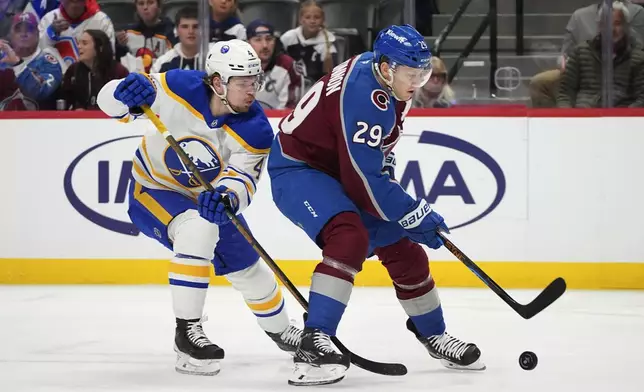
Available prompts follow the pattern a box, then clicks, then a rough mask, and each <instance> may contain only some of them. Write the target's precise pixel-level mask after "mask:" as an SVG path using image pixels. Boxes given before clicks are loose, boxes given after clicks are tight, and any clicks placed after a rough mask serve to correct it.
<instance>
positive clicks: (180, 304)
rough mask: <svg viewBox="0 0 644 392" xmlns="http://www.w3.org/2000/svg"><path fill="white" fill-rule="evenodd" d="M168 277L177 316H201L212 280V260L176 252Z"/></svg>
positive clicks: (183, 317)
mask: <svg viewBox="0 0 644 392" xmlns="http://www.w3.org/2000/svg"><path fill="white" fill-rule="evenodd" d="M168 278H169V281H170V288H171V291H172V306H173V308H174V315H175V317H177V318H180V319H184V320H192V319H199V318H201V316H202V314H203V308H204V304H205V302H206V293H207V291H208V283H209V282H210V261H209V260H205V259H202V258H198V257H193V256H188V255H183V254H176V255H175V256H174V258H172V260H171V261H170V268H169V271H168Z"/></svg>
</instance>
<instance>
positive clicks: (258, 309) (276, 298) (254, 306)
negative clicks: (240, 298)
mask: <svg viewBox="0 0 644 392" xmlns="http://www.w3.org/2000/svg"><path fill="white" fill-rule="evenodd" d="M275 288H276V290H274V291H273V292H272V293H271V294H270V295H269V296H268V297H267V298H265V299H261V300H258V301H253V300H246V304H247V305H248V307H249V308H250V309H251V310H252V311H253V313H255V314H257V315H260V314H265V313H267V312H269V313H270V312H271V311H273V310H275V308H277V307H280V306H281V305H282V304H283V303H284V298H283V297H282V291H281V290H279V288H277V286H276V287H275Z"/></svg>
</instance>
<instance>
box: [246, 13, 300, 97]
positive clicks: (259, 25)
mask: <svg viewBox="0 0 644 392" xmlns="http://www.w3.org/2000/svg"><path fill="white" fill-rule="evenodd" d="M246 35H247V36H248V42H249V43H250V45H251V46H252V47H253V49H255V52H257V55H258V56H259V59H260V60H261V61H262V69H263V70H264V76H265V82H264V86H263V87H262V89H261V90H260V91H259V92H258V93H257V96H256V99H257V101H258V102H259V103H260V104H261V105H262V106H263V107H264V108H266V109H284V108H293V107H295V104H296V103H297V101H298V99H299V98H300V96H301V89H302V75H301V74H300V73H299V72H298V71H297V69H296V67H295V60H293V58H291V57H290V56H289V55H287V54H285V53H284V52H283V49H282V47H281V45H280V44H279V42H278V40H277V38H276V37H275V29H274V27H273V25H271V24H270V23H268V22H266V21H263V20H259V19H258V20H254V21H252V22H250V23H249V24H248V26H246Z"/></svg>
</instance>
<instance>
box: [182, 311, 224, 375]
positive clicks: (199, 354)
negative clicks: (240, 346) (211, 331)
mask: <svg viewBox="0 0 644 392" xmlns="http://www.w3.org/2000/svg"><path fill="white" fill-rule="evenodd" d="M202 321H205V319H201V320H199V319H195V320H182V319H177V328H176V332H175V337H174V351H175V352H176V353H177V362H176V364H175V369H176V370H177V372H179V373H183V374H193V375H200V376H214V375H216V374H217V373H219V370H220V367H219V361H220V360H222V359H223V358H224V350H223V349H222V348H220V347H219V346H217V345H216V344H214V343H213V342H211V341H210V340H209V339H208V337H207V336H206V334H205V333H204V331H203V327H202V325H201V323H202Z"/></svg>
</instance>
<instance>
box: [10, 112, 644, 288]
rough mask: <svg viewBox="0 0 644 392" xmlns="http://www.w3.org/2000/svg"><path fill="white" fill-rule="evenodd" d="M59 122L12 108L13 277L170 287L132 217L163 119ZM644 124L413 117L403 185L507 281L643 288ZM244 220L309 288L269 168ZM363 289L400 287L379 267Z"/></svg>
mask: <svg viewBox="0 0 644 392" xmlns="http://www.w3.org/2000/svg"><path fill="white" fill-rule="evenodd" d="M275 114H277V113H275ZM28 115H29V116H34V113H29V114H28ZM37 115H39V116H47V114H41V113H38V114H37ZM50 115H51V114H50ZM54 115H55V116H56V117H53V118H47V117H42V118H28V117H27V115H26V114H20V113H13V114H11V113H0V132H1V134H2V138H3V142H4V144H5V149H4V151H3V153H2V154H0V161H1V162H2V166H0V167H3V168H4V173H5V175H6V176H7V177H8V178H7V177H5V180H4V184H5V186H4V187H3V192H0V201H1V202H0V209H1V216H2V217H3V219H2V223H1V225H2V238H3V239H2V241H1V242H0V283H16V284H27V283H40V284H57V283H112V284H141V283H165V282H166V281H167V269H166V268H167V259H168V258H169V257H170V255H171V254H170V252H169V251H167V250H166V249H164V248H163V247H161V246H160V245H158V244H157V243H156V242H155V241H153V240H151V239H148V238H146V237H144V236H142V235H140V234H139V233H138V231H137V230H136V228H135V227H133V226H132V224H131V223H130V222H129V220H128V217H127V213H126V210H127V194H126V189H127V186H128V184H129V181H130V174H129V170H130V168H131V163H130V159H131V157H132V154H133V152H134V150H135V149H136V147H137V145H138V143H139V140H140V136H141V135H142V134H143V133H145V132H146V131H150V127H151V124H149V122H148V121H146V120H137V121H135V122H134V123H132V124H120V123H118V122H116V121H114V120H109V119H105V118H102V117H101V116H100V115H97V114H89V115H83V114H80V115H79V114H75V113H69V114H67V113H65V114H59V113H54ZM278 121H279V117H271V122H272V123H273V125H274V126H275V125H276V124H277V122H278ZM643 129H644V111H640V110H634V111H633V110H631V111H621V110H618V111H600V110H591V111H577V110H573V111H563V112H562V111H538V110H525V109H514V108H507V109H500V110H494V111H490V110H466V109H457V110H453V111H419V112H413V111H412V113H411V115H410V116H409V117H408V118H407V119H406V121H405V129H404V135H403V137H402V138H401V140H400V142H399V144H398V146H397V147H396V149H395V152H396V157H397V168H396V177H397V179H398V180H399V181H400V183H401V186H403V187H404V188H405V189H406V190H407V191H408V192H409V193H410V194H412V195H413V196H414V197H424V198H426V199H427V201H428V202H429V203H430V204H431V205H432V206H433V208H434V209H435V210H436V211H438V212H439V213H441V214H442V215H443V216H444V217H445V219H446V222H447V223H448V225H449V226H450V227H452V234H451V239H452V241H453V242H454V243H456V244H457V245H458V246H459V247H460V248H461V250H463V251H464V252H465V253H466V254H467V255H468V256H469V257H470V258H472V259H473V260H475V261H477V262H479V261H480V265H481V266H482V267H483V268H484V269H485V270H486V271H487V272H488V273H489V274H490V275H491V276H492V277H493V278H495V279H496V280H497V281H498V283H500V284H501V285H504V286H505V287H515V288H522V287H525V288H532V287H541V286H543V285H545V284H547V283H548V282H549V281H551V280H552V279H553V278H555V277H557V276H563V277H564V278H566V280H567V281H568V283H569V286H570V287H573V288H587V289H599V288H639V289H644V234H643V230H642V222H644V209H643V208H642V200H644V197H643V195H644V179H643V178H642V168H644V154H642V146H644V131H643ZM245 216H246V217H247V219H248V221H249V224H250V226H251V228H252V230H253V233H254V235H255V236H256V238H257V239H258V241H259V242H260V243H261V244H262V246H263V247H264V248H265V249H266V250H267V251H268V253H269V254H270V255H271V256H272V257H273V258H274V259H276V260H278V262H279V263H280V265H281V266H282V267H283V268H284V270H285V272H286V274H287V275H288V276H289V277H290V278H291V279H292V280H293V281H294V282H295V283H296V284H302V285H305V284H307V283H308V281H309V279H310V274H311V271H312V270H313V268H314V266H315V264H316V263H317V260H318V259H319V257H320V251H319V249H317V247H316V246H315V245H314V244H312V243H311V241H310V240H309V239H308V238H307V237H306V236H305V235H304V233H303V232H302V231H301V230H300V229H299V228H298V227H296V226H294V225H292V224H291V223H290V222H289V221H287V220H286V219H285V218H284V217H283V216H282V215H281V214H280V212H279V211H278V210H277V209H276V208H275V207H274V205H273V202H272V200H271V192H270V180H269V178H268V175H266V173H265V175H264V177H263V178H262V180H261V182H260V184H259V187H258V191H257V194H256V196H255V199H254V201H253V204H252V205H251V207H250V208H249V209H248V211H247V213H245ZM429 256H430V259H431V260H432V262H431V270H432V274H433V276H434V277H435V279H436V281H437V283H438V284H439V285H442V286H457V287H474V286H481V284H480V282H479V281H478V279H477V278H476V277H475V276H474V275H473V274H472V273H471V272H470V271H469V270H467V269H466V268H465V267H464V266H463V265H462V264H461V263H460V262H458V261H456V259H455V258H454V257H453V256H452V255H451V254H450V253H449V252H448V251H447V250H445V249H441V250H439V251H430V252H429ZM212 282H213V284H224V282H223V281H222V280H221V279H218V278H213V280H212ZM356 283H357V284H359V285H367V286H386V285H389V284H390V283H389V279H388V277H387V275H386V271H385V269H384V268H383V267H382V266H380V265H379V264H378V262H377V261H376V260H371V261H369V262H367V263H366V264H365V268H364V270H363V272H361V273H360V274H359V276H358V278H357V282H356Z"/></svg>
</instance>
